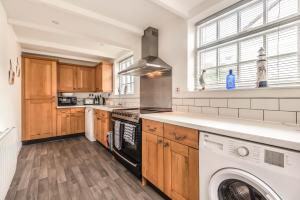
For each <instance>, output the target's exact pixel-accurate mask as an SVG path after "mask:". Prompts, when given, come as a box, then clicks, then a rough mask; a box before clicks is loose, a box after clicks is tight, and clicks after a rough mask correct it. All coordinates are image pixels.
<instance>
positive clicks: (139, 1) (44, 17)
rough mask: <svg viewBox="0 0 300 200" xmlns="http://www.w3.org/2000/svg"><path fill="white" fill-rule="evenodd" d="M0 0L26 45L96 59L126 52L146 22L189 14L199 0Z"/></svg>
mask: <svg viewBox="0 0 300 200" xmlns="http://www.w3.org/2000/svg"><path fill="white" fill-rule="evenodd" d="M1 1H2V3H3V5H4V8H5V9H6V12H7V16H8V23H9V24H11V25H12V26H13V28H14V30H15V32H16V34H17V37H18V40H19V42H20V44H21V46H22V48H23V50H24V51H27V52H36V53H41V54H59V55H61V56H64V57H69V58H75V59H76V58H77V59H79V60H88V61H98V60H100V59H103V58H112V59H114V58H117V57H120V56H122V55H124V54H128V53H129V52H130V51H132V50H134V48H136V46H137V43H138V42H139V41H140V37H141V36H142V34H143V30H144V29H145V28H147V27H148V26H153V27H159V26H161V25H162V24H164V23H166V22H168V21H169V20H172V19H175V18H178V17H181V18H187V17H188V15H189V11H190V10H191V9H192V8H193V7H195V6H196V5H198V4H199V3H201V2H202V1H203V0H109V1H107V0H1ZM53 22H54V23H53Z"/></svg>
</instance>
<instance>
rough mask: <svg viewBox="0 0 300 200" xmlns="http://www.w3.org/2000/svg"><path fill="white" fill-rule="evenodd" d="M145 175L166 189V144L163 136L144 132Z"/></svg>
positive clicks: (143, 158) (157, 185)
mask: <svg viewBox="0 0 300 200" xmlns="http://www.w3.org/2000/svg"><path fill="white" fill-rule="evenodd" d="M142 140H143V141H142V143H143V144H142V148H143V149H142V163H143V166H142V171H143V176H144V177H145V178H146V179H147V180H149V181H150V182H151V183H152V184H154V185H155V186H156V187H158V188H159V189H160V190H161V191H163V190H164V179H163V174H164V146H163V145H164V144H163V138H162V137H159V136H157V135H154V134H151V133H147V132H143V138H142Z"/></svg>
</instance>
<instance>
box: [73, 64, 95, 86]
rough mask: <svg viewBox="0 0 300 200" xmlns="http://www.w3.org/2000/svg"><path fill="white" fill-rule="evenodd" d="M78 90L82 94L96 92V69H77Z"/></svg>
mask: <svg viewBox="0 0 300 200" xmlns="http://www.w3.org/2000/svg"><path fill="white" fill-rule="evenodd" d="M75 80H76V90H77V91H80V92H91V91H95V68H92V67H76V78H75Z"/></svg>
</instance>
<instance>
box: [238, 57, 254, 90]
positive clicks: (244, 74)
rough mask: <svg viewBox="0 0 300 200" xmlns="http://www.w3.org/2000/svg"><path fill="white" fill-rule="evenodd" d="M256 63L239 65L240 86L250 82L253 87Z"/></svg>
mask: <svg viewBox="0 0 300 200" xmlns="http://www.w3.org/2000/svg"><path fill="white" fill-rule="evenodd" d="M256 73H257V67H256V61H252V62H247V63H241V64H240V65H239V83H240V86H243V85H245V84H246V83H247V84H249V82H252V83H253V85H255V81H256Z"/></svg>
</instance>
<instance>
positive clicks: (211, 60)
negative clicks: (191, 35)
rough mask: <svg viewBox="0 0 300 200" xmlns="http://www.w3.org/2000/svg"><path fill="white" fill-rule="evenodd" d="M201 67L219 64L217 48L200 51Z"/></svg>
mask: <svg viewBox="0 0 300 200" xmlns="http://www.w3.org/2000/svg"><path fill="white" fill-rule="evenodd" d="M200 59H201V60H200V62H201V65H200V66H201V69H206V68H210V67H215V66H217V50H216V49H214V50H210V51H206V52H203V53H200Z"/></svg>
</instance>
